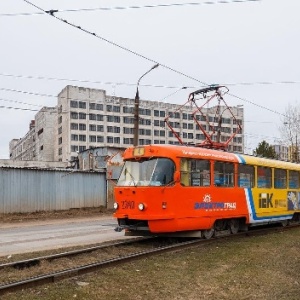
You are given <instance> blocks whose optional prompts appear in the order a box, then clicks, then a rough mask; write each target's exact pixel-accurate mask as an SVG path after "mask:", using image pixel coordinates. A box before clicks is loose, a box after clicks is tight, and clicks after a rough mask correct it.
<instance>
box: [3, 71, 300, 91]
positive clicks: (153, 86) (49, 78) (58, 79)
mask: <svg viewBox="0 0 300 300" xmlns="http://www.w3.org/2000/svg"><path fill="white" fill-rule="evenodd" d="M0 76H3V77H12V78H24V79H36V80H52V81H69V82H80V83H95V84H103V85H116V86H119V85H120V86H121V85H124V86H136V83H130V82H112V81H99V80H88V79H74V78H58V77H47V76H32V75H20V74H7V73H0ZM285 84H291V85H294V84H295V85H296V84H300V81H293V80H282V81H254V82H227V83H226V82H222V83H220V85H225V86H255V85H285ZM139 85H140V86H143V87H151V88H165V89H180V88H182V89H183V88H186V89H199V86H184V87H180V86H174V85H173V86H172V85H157V84H143V83H140V84H139ZM206 86H207V85H205V86H203V87H206ZM200 88H201V86H200Z"/></svg>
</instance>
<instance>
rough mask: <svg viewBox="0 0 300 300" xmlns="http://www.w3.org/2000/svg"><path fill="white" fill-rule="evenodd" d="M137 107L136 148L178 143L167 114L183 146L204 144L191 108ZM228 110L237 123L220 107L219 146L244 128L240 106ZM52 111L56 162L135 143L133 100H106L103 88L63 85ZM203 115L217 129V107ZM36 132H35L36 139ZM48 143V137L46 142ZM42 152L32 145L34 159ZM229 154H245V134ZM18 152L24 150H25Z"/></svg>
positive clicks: (158, 104) (143, 102)
mask: <svg viewBox="0 0 300 300" xmlns="http://www.w3.org/2000/svg"><path fill="white" fill-rule="evenodd" d="M139 107H140V108H139V139H138V141H139V143H138V144H139V145H145V144H151V143H156V144H157V143H159V144H165V143H169V144H179V142H178V140H177V138H176V137H175V136H174V135H173V133H172V132H171V131H170V129H169V128H168V127H167V126H166V124H165V121H164V120H165V118H166V117H167V116H170V117H169V122H170V124H171V126H172V127H173V128H174V130H175V131H176V132H177V133H178V134H179V135H180V138H181V139H182V140H183V141H184V142H185V143H190V144H197V143H200V142H201V141H203V140H205V136H204V134H203V133H202V132H201V130H200V129H199V128H198V125H197V124H195V121H194V120H193V118H192V112H193V110H194V109H195V108H191V107H190V106H183V107H181V105H178V104H169V103H164V102H158V101H146V100H140V104H139ZM180 107H181V109H180V110H178V109H179V108H180ZM230 110H231V111H232V114H233V115H234V116H235V117H236V119H234V118H233V117H232V114H231V113H230V112H229V110H228V109H225V108H224V109H221V111H222V112H223V113H222V132H221V140H220V141H221V142H222V141H226V140H227V139H228V138H229V137H230V136H231V135H232V134H233V133H235V132H236V131H237V128H238V125H237V124H236V123H237V122H238V123H239V124H241V126H242V128H243V123H244V111H243V107H241V106H237V107H231V108H230ZM54 111H55V113H54V114H53V115H55V122H54V123H53V124H52V125H50V124H49V126H52V127H51V128H52V130H53V128H54V130H53V139H52V143H53V144H52V148H51V147H50V148H51V149H52V151H53V157H54V161H63V162H65V161H72V160H74V159H76V158H77V153H78V152H81V151H83V150H86V149H89V148H95V147H101V146H107V147H117V148H126V147H128V146H130V145H132V144H133V137H134V99H128V98H121V97H115V96H109V95H106V91H105V90H99V89H90V88H84V87H77V86H66V87H65V88H64V89H63V90H62V91H61V92H60V93H59V95H58V104H57V107H56V108H53V112H54ZM206 114H207V115H208V116H209V122H210V124H213V126H217V121H216V120H215V115H216V112H215V108H214V107H212V108H210V109H207V111H206ZM37 121H38V120H37V118H36V122H37ZM52 121H53V120H52ZM215 121H216V122H215ZM199 122H200V123H201V126H203V127H204V128H207V127H208V125H207V121H206V120H205V118H203V119H202V120H201V118H200V120H199ZM38 130H41V129H38ZM38 130H37V128H35V136H36V137H37V136H38V132H39V131H38ZM43 130H45V128H44V127H43ZM215 138H216V137H214V139H215ZM23 139H24V138H23ZM50 140H51V139H50V138H49V142H50ZM215 140H216V139H215ZM36 144H37V143H36ZM42 146H43V148H41V147H42ZM49 146H51V145H49ZM44 149H45V142H44V144H43V145H42V144H39V146H36V147H35V151H36V154H35V157H36V158H39V159H43V158H40V156H39V155H40V153H39V152H40V151H45V150H44ZM228 150H229V151H235V152H243V150H244V141H243V132H239V133H238V134H237V135H236V136H235V137H234V139H233V140H232V141H231V142H230V144H229V149H228ZM13 151H16V148H14V147H13V150H12V151H11V153H12V152H13ZM22 151H23V152H24V151H26V150H25V149H24V147H23V148H22Z"/></svg>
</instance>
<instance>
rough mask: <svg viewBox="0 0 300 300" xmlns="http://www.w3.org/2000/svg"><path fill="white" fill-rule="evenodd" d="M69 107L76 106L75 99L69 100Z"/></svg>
mask: <svg viewBox="0 0 300 300" xmlns="http://www.w3.org/2000/svg"><path fill="white" fill-rule="evenodd" d="M70 107H73V108H78V102H77V101H75V100H71V101H70Z"/></svg>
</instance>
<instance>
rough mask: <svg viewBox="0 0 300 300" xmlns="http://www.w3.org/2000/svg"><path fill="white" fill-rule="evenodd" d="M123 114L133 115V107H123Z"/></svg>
mask: <svg viewBox="0 0 300 300" xmlns="http://www.w3.org/2000/svg"><path fill="white" fill-rule="evenodd" d="M123 112H124V113H126V114H133V107H127V106H124V107H123Z"/></svg>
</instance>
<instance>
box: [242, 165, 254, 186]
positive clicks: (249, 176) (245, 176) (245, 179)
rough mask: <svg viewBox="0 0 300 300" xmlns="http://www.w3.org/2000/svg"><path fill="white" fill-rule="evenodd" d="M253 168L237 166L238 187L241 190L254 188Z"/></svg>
mask: <svg viewBox="0 0 300 300" xmlns="http://www.w3.org/2000/svg"><path fill="white" fill-rule="evenodd" d="M254 173H255V172H254V166H249V165H239V167H238V186H239V187H243V188H252V187H254Z"/></svg>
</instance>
